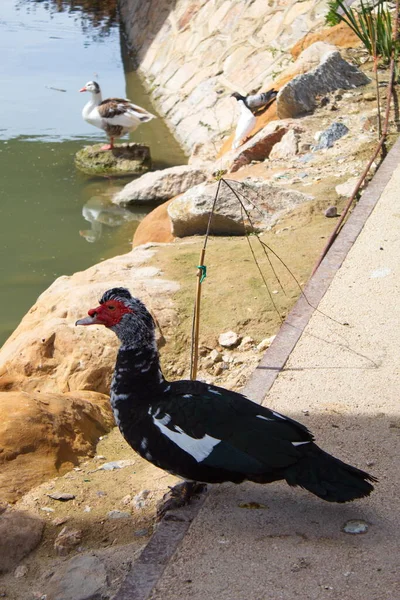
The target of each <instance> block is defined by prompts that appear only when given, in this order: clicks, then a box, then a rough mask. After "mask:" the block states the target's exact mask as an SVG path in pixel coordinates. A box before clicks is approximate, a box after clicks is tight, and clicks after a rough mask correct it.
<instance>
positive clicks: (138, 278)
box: [0, 248, 179, 394]
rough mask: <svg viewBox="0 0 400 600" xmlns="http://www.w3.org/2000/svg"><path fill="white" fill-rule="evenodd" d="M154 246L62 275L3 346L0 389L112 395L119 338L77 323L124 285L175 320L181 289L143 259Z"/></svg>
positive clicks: (163, 321)
mask: <svg viewBox="0 0 400 600" xmlns="http://www.w3.org/2000/svg"><path fill="white" fill-rule="evenodd" d="M155 252H156V249H143V248H136V249H134V250H132V251H131V252H129V253H127V254H124V255H122V256H116V257H114V258H111V259H109V260H106V261H104V262H102V263H99V264H97V265H94V266H93V267H90V268H89V269H87V270H86V271H83V272H80V273H75V274H74V275H72V276H71V277H65V276H64V277H59V278H58V279H57V280H56V281H55V282H54V283H53V284H52V285H51V286H50V287H49V288H48V289H47V290H46V291H45V292H44V293H43V294H42V295H41V296H40V297H39V298H38V300H37V302H36V304H35V305H34V306H33V307H32V308H31V309H30V310H29V312H28V313H27V314H26V315H25V317H24V318H23V319H22V321H21V323H20V325H19V326H18V327H17V329H16V330H15V331H14V333H13V334H12V335H11V337H10V338H9V339H8V340H7V342H6V343H5V344H4V346H3V348H2V349H1V350H0V390H3V391H12V390H22V391H27V392H33V391H40V392H41V393H44V392H60V393H64V392H73V391H78V390H91V391H96V392H100V393H103V394H108V392H109V388H110V381H111V376H112V372H113V368H114V364H115V357H116V352H117V346H118V341H117V338H116V336H115V334H114V333H112V332H111V331H109V330H107V329H105V328H104V327H101V326H99V327H97V326H95V327H75V321H76V320H77V319H79V318H80V317H82V316H84V315H86V313H87V311H88V309H89V308H92V307H93V306H96V305H97V304H98V300H99V298H100V297H101V296H102V294H103V293H104V292H105V290H107V289H109V288H112V287H118V286H125V287H128V288H129V289H130V290H131V292H132V293H133V294H134V295H135V296H138V297H140V298H142V299H143V300H144V301H145V302H146V304H147V305H148V306H149V308H151V309H153V311H154V312H155V314H156V317H157V320H158V322H159V324H160V326H161V327H166V326H168V325H169V324H171V323H174V319H176V314H175V310H174V309H173V307H172V301H171V298H170V295H171V294H172V293H173V292H174V291H176V290H177V289H178V288H179V285H178V284H177V283H174V282H170V281H166V280H164V279H162V278H161V277H159V271H158V269H156V268H155V267H148V266H145V263H146V261H147V260H148V259H150V258H151V257H152V256H153V255H154V254H155Z"/></svg>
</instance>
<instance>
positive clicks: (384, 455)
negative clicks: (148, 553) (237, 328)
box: [117, 143, 400, 600]
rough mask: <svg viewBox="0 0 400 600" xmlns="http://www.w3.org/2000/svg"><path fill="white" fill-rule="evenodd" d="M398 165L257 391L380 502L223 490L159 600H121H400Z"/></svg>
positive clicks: (335, 254) (384, 175)
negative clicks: (371, 478)
mask: <svg viewBox="0 0 400 600" xmlns="http://www.w3.org/2000/svg"><path fill="white" fill-rule="evenodd" d="M399 162H400V144H399V143H397V144H396V147H395V148H394V150H393V151H392V152H391V154H390V155H389V157H388V159H387V160H386V165H385V164H384V167H385V169H386V170H385V169H384V168H383V167H382V169H380V171H379V175H378V176H377V177H376V178H375V179H374V186H375V187H374V186H370V188H371V191H370V188H369V189H368V191H367V192H366V193H365V194H364V196H363V199H362V201H361V202H360V203H359V206H358V207H357V211H358V213H359V214H358V217H357V211H354V213H353V217H352V219H353V221H352V222H350V223H349V226H348V227H347V231H346V232H343V234H342V235H341V236H340V238H341V239H339V241H338V242H337V243H336V244H335V247H334V248H333V249H332V252H331V253H330V257H328V259H327V260H326V261H325V263H324V264H323V265H322V267H321V269H320V270H319V275H318V277H317V278H315V279H314V281H312V282H311V284H310V286H309V295H310V297H312V298H313V300H314V301H315V299H317V301H318V298H319V297H322V296H323V298H322V300H321V302H320V303H319V310H320V311H323V314H322V312H314V314H313V315H312V316H311V318H310V319H309V315H308V312H309V307H308V306H307V304H306V303H305V302H304V301H303V302H301V303H300V304H299V305H298V306H297V307H296V310H295V311H294V313H292V314H291V315H290V316H289V317H288V323H287V324H286V325H285V328H284V330H283V331H282V334H281V335H280V339H278V338H277V344H276V346H275V348H274V347H272V348H271V352H270V353H267V355H269V357H266V360H264V361H263V362H262V364H261V365H260V368H259V369H257V372H256V373H255V376H254V378H253V380H252V381H251V382H250V384H249V386H248V387H247V393H248V394H249V395H250V396H251V397H252V398H253V399H254V398H256V399H258V400H259V401H261V400H262V402H263V403H264V404H265V405H267V406H269V407H270V408H272V409H275V410H278V411H280V412H282V413H284V414H287V415H290V416H291V417H293V418H295V419H297V420H299V421H301V422H303V423H304V424H305V425H307V426H308V427H309V428H310V429H311V431H312V432H313V433H314V434H315V436H316V439H317V442H318V443H319V445H321V446H322V447H323V448H324V449H325V450H327V451H329V452H331V453H333V454H335V455H336V456H337V457H339V458H341V459H343V460H345V461H348V462H351V463H352V464H354V465H355V466H358V467H360V468H362V469H366V470H369V471H370V472H371V473H372V474H374V475H375V476H377V477H378V478H379V484H377V486H376V491H375V492H374V493H373V494H372V495H371V497H370V498H369V499H364V500H361V501H357V502H353V503H351V504H346V505H332V504H328V503H324V502H323V501H321V500H319V499H318V498H316V497H314V496H312V495H311V494H309V493H308V492H306V491H303V490H300V489H291V488H289V487H288V486H287V485H286V484H285V483H276V484H270V485H265V486H260V485H256V484H246V485H241V486H235V485H233V484H224V485H221V486H215V487H213V489H212V490H211V491H210V492H209V493H208V494H207V497H206V499H205V501H204V503H203V505H202V506H201V507H200V510H199V511H198V514H197V516H195V518H194V519H193V522H192V524H191V526H190V528H189V530H188V532H187V533H186V535H185V537H184V538H183V540H182V542H181V543H180V545H179V547H178V549H177V551H176V552H175V554H173V556H172V558H170V560H169V562H168V564H167V566H166V568H165V570H164V572H163V574H162V576H161V578H160V579H159V581H158V583H157V585H156V587H155V588H154V589H153V591H152V593H151V594H150V596H148V595H147V594H146V593H144V592H143V594H142V596H140V594H138V595H135V594H132V595H126V596H125V595H121V596H120V597H121V599H122V598H124V599H125V598H132V599H133V598H143V599H144V598H147V597H150V598H151V600H189V599H190V600H217V599H218V600H280V599H282V600H325V599H326V600H398V599H400V564H399V563H400V548H399V546H400V531H399V529H400V528H399V522H400V510H399V498H400V489H399V470H400V469H399V462H400V443H399V441H400V404H399V403H400V318H399V312H400V166H397V165H398V164H399ZM381 171H382V172H381ZM392 172H393V175H392ZM387 181H389V183H388V184H387V185H386V182H387ZM376 182H377V183H376ZM379 185H380V186H381V189H379ZM377 186H378V187H377ZM374 193H375V196H377V197H378V198H379V200H378V202H377V203H376V206H375V208H374V209H373V212H372V214H371V215H370V216H369V218H368V219H367V222H366V224H365V226H364V227H363V229H362V231H361V233H360V235H359V236H358V237H357V239H356V241H355V243H354V244H353V243H352V242H353V241H354V240H353V239H352V237H353V238H355V237H356V236H357V234H358V231H359V228H360V227H361V226H362V224H363V222H364V220H365V216H366V212H365V211H367V213H368V212H370V210H371V209H372V207H373V205H374V204H375V201H376V198H375V200H374V199H373V198H372V199H371V198H370V199H369V200H368V196H367V194H369V195H370V196H371V194H372V196H373V194H374ZM368 202H370V206H369V207H368ZM363 203H364V204H363ZM365 207H366V208H365ZM363 211H364V212H363ZM357 219H358V222H357ZM360 220H361V225H360ZM357 223H358V224H357ZM357 227H358V229H357ZM346 244H348V245H352V247H351V249H350V252H349V253H348V255H347V257H346V258H345V259H344V262H343V264H342V266H341V268H340V269H339V270H337V267H339V265H340V263H341V262H342V260H343V257H344V256H345V254H346V252H347V249H346ZM343 249H345V251H344V250H343ZM343 251H344V255H343ZM335 261H336V263H335ZM335 265H336V266H335ZM332 269H333V270H332ZM330 279H332V281H331V282H330ZM329 283H330V285H329V287H328V289H327V291H326V288H327V285H328V284H329ZM324 286H325V287H324ZM325 291H326V293H325ZM324 293H325V295H324ZM325 315H329V317H328V316H325ZM306 323H307V324H306ZM304 326H305V328H304ZM303 328H304V331H303ZM278 337H279V336H278ZM298 338H299V339H298ZM297 340H298V341H297ZM296 342H297V343H296ZM291 346H295V347H294V349H293V350H292V348H291ZM285 348H286V350H285ZM291 350H292V351H291ZM285 352H286V354H285ZM287 354H289V358H288V360H287V362H286V364H285V367H284V369H283V370H282V371H281V372H280V373H279V374H278V376H277V377H276V374H277V370H278V368H279V361H280V360H282V361H283V363H284V362H285V361H286V358H287ZM271 377H272V379H271ZM268 378H269V379H268ZM273 379H274V382H273ZM269 380H270V381H269ZM268 381H269V383H268ZM263 382H264V383H265V386H264V388H263ZM270 384H271V385H272V387H271V389H270V390H269V392H268V394H267V396H266V397H265V398H264V399H262V398H261V397H260V394H261V392H262V390H263V389H264V390H265V389H267V388H268V385H270ZM246 505H247V506H251V505H253V506H257V505H259V508H253V509H250V508H245V506H246ZM349 519H362V520H363V521H365V522H367V523H368V524H369V529H368V531H367V533H365V534H363V535H349V534H347V533H344V532H343V531H342V528H343V525H344V524H345V523H346V521H348V520H349ZM167 525H168V524H166V525H165V527H167ZM171 526H173V524H172V523H171ZM165 531H166V530H165ZM165 531H164V535H165ZM171 532H172V529H171ZM171 535H172V537H173V534H172V533H171ZM165 539H166V540H167V539H168V536H167V537H166V538H165ZM159 541H160V540H159ZM159 541H158V544H159ZM159 546H160V544H159ZM150 562H151V560H150ZM153 566H154V565H153ZM117 598H119V596H117Z"/></svg>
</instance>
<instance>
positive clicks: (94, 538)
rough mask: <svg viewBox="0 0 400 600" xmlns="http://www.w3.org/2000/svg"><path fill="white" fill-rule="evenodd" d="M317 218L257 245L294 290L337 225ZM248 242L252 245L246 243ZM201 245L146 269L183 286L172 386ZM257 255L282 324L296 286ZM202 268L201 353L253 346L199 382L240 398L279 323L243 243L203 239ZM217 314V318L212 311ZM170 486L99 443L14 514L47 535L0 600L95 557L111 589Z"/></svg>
mask: <svg viewBox="0 0 400 600" xmlns="http://www.w3.org/2000/svg"><path fill="white" fill-rule="evenodd" d="M324 208H326V203H322V202H321V203H310V204H307V205H304V206H302V207H300V208H298V209H296V210H295V211H293V213H291V214H290V215H288V216H286V217H284V218H283V219H282V220H281V221H280V222H279V223H277V225H276V226H275V227H274V228H273V229H272V230H271V231H270V232H268V233H266V234H264V235H263V236H261V239H262V240H263V241H264V242H265V243H266V244H268V246H270V247H271V248H272V249H273V250H274V252H276V253H277V254H278V256H279V257H280V258H281V259H282V260H283V262H284V263H285V264H286V265H288V266H289V268H290V270H291V271H292V272H293V273H294V274H295V277H296V279H297V280H298V281H299V282H300V283H301V284H303V283H304V282H305V281H307V279H308V277H309V274H310V272H311V269H312V266H313V264H314V263H315V261H316V259H317V257H318V256H319V253H320V251H321V249H322V247H323V246H324V244H325V242H326V239H327V238H328V236H329V234H330V231H331V230H332V228H333V227H334V225H335V222H336V219H328V218H326V217H325V216H324V215H323V210H324ZM250 241H251V243H252V244H253V245H254V242H256V240H255V238H254V236H252V237H251V238H250ZM202 243H203V239H202V238H198V239H197V238H190V239H189V240H185V241H184V242H180V243H176V244H173V245H167V246H165V247H160V248H159V250H158V252H157V254H156V255H155V257H154V258H153V261H154V264H155V265H156V266H157V267H158V268H159V269H161V274H160V275H161V276H163V277H167V278H168V279H173V280H177V281H179V282H180V283H181V284H182V285H181V289H180V291H179V292H177V293H176V295H175V297H174V301H175V303H176V306H177V311H178V314H179V315H180V323H179V325H178V328H177V330H176V331H175V334H174V338H170V337H169V336H167V339H166V344H165V346H164V347H163V348H162V350H161V354H162V362H163V368H164V370H165V372H166V374H167V376H168V377H170V378H171V379H176V378H182V377H186V376H187V375H188V372H189V340H190V331H191V318H192V308H193V298H194V290H195V285H196V271H197V269H196V265H197V261H198V256H199V251H200V247H201V245H202ZM255 252H256V255H257V257H258V260H259V261H260V266H261V267H262V270H263V272H264V273H265V278H266V281H267V283H268V287H269V289H270V292H271V295H272V298H273V299H274V303H275V305H276V307H277V309H278V311H279V314H280V315H281V317H282V318H284V316H285V314H287V312H288V310H289V309H290V307H291V306H292V305H293V303H294V302H295V300H296V298H297V296H298V294H299V288H298V285H297V284H296V282H295V281H294V280H293V278H292V277H291V276H290V274H288V272H287V270H286V269H285V268H284V267H283V266H282V264H281V263H279V261H278V260H277V259H276V258H274V256H273V254H271V253H270V254H269V255H270V257H271V262H272V263H273V264H274V267H275V269H276V271H277V273H278V274H279V279H280V281H281V284H282V288H283V289H281V288H280V286H279V284H278V282H277V280H276V278H275V277H274V275H273V273H272V271H271V268H270V266H269V263H268V259H267V258H266V257H265V255H263V254H262V252H260V250H259V249H257V250H255ZM221 257H223V260H222V259H221ZM206 263H207V267H208V272H207V278H206V280H205V283H204V286H203V288H204V289H203V301H202V324H201V336H200V343H201V349H202V352H204V353H206V354H209V352H210V351H211V350H212V349H213V348H215V347H217V346H218V343H217V339H218V335H219V334H220V333H222V332H224V331H227V330H231V329H232V330H234V331H236V332H237V333H238V334H240V335H241V336H246V335H247V336H251V337H252V338H253V339H254V346H252V347H251V348H250V349H248V350H246V351H239V350H233V351H224V357H225V358H226V359H227V356H226V355H227V354H228V355H230V360H229V361H228V359H227V361H226V362H224V363H223V364H224V369H222V371H221V372H220V373H219V374H218V375H216V374H215V366H212V367H208V368H206V367H205V358H206V357H205V356H203V357H201V359H200V371H199V377H200V378H203V379H207V380H208V381H213V382H215V383H216V384H217V385H222V386H225V387H229V388H231V389H240V388H241V387H243V385H244V384H245V383H246V381H247V379H248V377H249V376H250V374H251V372H252V371H253V369H254V368H255V366H256V364H257V363H258V362H259V360H260V358H261V356H262V352H260V351H258V350H257V348H256V344H257V343H258V342H260V341H261V340H262V339H264V338H267V337H269V336H271V335H273V334H275V333H276V331H277V330H278V328H279V325H280V318H279V316H278V314H277V312H276V310H275V309H274V308H273V306H272V305H271V301H270V297H269V295H268V292H267V291H266V289H265V285H264V283H263V280H262V279H261V277H260V275H259V273H258V270H257V267H256V265H255V263H254V261H253V258H252V254H251V252H250V250H249V246H248V242H247V241H246V239H243V238H236V237H232V238H218V237H214V238H211V239H210V240H209V245H208V248H207V260H206ZM244 289H246V290H249V293H248V296H246V297H244V296H243V290H244ZM283 290H284V291H283ZM274 292H276V293H274ZM238 298H240V302H238V301H237V299H238ZM215 306H218V307H220V308H221V310H215ZM171 357H173V359H172V358H171ZM120 460H126V461H129V462H132V461H133V463H132V464H129V465H128V466H125V467H124V468H121V469H115V470H112V471H104V470H99V467H100V466H101V465H102V464H104V463H108V462H111V461H120ZM174 483H176V479H175V478H174V477H172V476H171V475H168V474H166V473H164V472H163V471H161V470H159V469H157V468H156V467H154V466H153V465H151V464H149V463H147V462H146V461H144V460H143V459H141V458H140V457H139V456H138V455H136V454H135V453H134V452H133V451H132V449H131V448H130V447H129V446H128V444H127V443H126V442H125V441H124V440H123V438H122V436H121V435H120V433H119V431H118V430H117V429H114V430H113V431H111V432H110V433H109V434H108V435H106V436H104V437H103V438H102V439H101V440H100V442H99V444H98V447H97V454H96V457H95V458H93V459H88V460H86V461H85V462H83V463H82V464H81V465H80V467H78V468H76V469H75V470H73V471H71V472H69V473H67V474H66V475H64V476H63V477H59V478H56V479H53V480H51V481H49V482H46V483H44V484H42V485H41V486H39V487H37V488H35V489H33V490H31V491H30V492H29V493H28V494H26V495H25V496H24V497H23V498H22V499H21V500H20V501H19V502H18V503H17V505H16V508H18V509H21V510H28V511H29V512H30V513H33V514H36V515H38V516H39V517H41V518H42V519H44V520H45V521H46V526H45V530H44V536H43V541H42V543H41V544H40V546H39V547H38V549H37V550H36V551H34V552H33V553H32V554H30V555H29V556H28V557H27V558H26V559H25V560H23V561H22V564H23V565H25V566H27V567H28V573H27V575H26V576H25V577H24V578H21V579H16V578H15V576H14V574H13V573H9V574H7V575H4V576H2V577H1V578H0V594H1V593H2V594H5V595H4V596H3V597H5V598H8V599H9V600H33V599H35V598H42V596H43V593H44V590H45V588H46V582H47V580H48V579H49V578H50V577H51V575H52V573H53V572H54V571H55V570H57V568H58V566H59V565H60V564H62V563H63V562H64V561H66V560H69V559H70V558H71V557H73V556H74V555H76V554H79V553H82V552H86V551H88V550H91V551H96V553H97V554H98V555H99V556H100V555H106V556H107V564H108V567H109V573H110V577H111V580H112V581H113V587H114V589H115V588H116V586H117V585H118V582H119V581H120V580H121V578H122V577H123V575H124V573H125V572H126V571H127V570H128V569H129V566H130V564H131V562H132V561H133V560H134V558H135V556H136V555H137V554H138V553H139V552H140V551H141V549H142V548H143V546H144V545H145V544H146V542H147V541H148V539H149V537H150V536H151V534H152V532H153V527H154V522H155V510H156V505H157V502H158V501H159V500H160V499H161V498H162V496H163V495H164V493H165V492H166V491H168V486H171V485H173V484H174ZM144 490H146V491H148V492H149V494H148V495H146V498H145V499H144V502H142V504H143V506H142V507H141V508H138V504H137V503H135V496H136V495H137V494H140V493H141V492H143V491H144ZM55 492H65V493H70V494H73V495H74V496H75V499H73V500H70V501H67V502H61V501H58V500H53V499H51V498H49V496H48V494H54V493H55ZM43 509H46V510H43ZM49 509H50V510H49ZM113 510H119V511H121V512H128V513H130V517H129V518H120V519H113V518H110V517H108V513H109V512H110V511H113ZM64 519H65V520H64ZM63 527H68V529H71V530H79V531H81V532H82V541H81V543H80V544H79V545H77V546H76V547H75V548H74V549H73V550H72V551H71V552H70V554H68V556H66V557H58V556H57V554H56V551H55V549H54V541H55V539H56V537H57V535H58V534H59V533H60V531H61V529H62V528H63Z"/></svg>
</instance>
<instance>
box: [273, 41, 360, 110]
mask: <svg viewBox="0 0 400 600" xmlns="http://www.w3.org/2000/svg"><path fill="white" fill-rule="evenodd" d="M369 81H370V79H369V78H368V77H367V76H366V75H365V74H364V73H363V72H362V71H360V70H359V69H357V67H355V66H353V65H351V64H349V63H348V62H346V61H345V60H344V59H343V58H342V57H341V56H340V53H339V52H337V51H336V52H328V53H327V54H325V55H324V56H323V57H322V59H321V63H320V64H319V65H318V67H316V68H315V69H312V70H311V71H309V72H308V73H304V74H302V75H298V76H297V77H295V78H294V79H292V80H291V81H289V82H288V83H287V84H286V85H284V86H283V87H282V88H281V90H280V91H279V94H278V96H277V111H278V116H279V118H281V119H285V118H288V117H296V116H297V115H301V114H303V113H306V112H310V111H312V110H314V108H315V107H316V106H317V101H316V97H317V96H321V95H324V94H327V93H329V92H333V91H334V90H337V89H339V88H341V89H346V90H348V89H350V88H355V87H358V86H360V85H366V84H367V83H369Z"/></svg>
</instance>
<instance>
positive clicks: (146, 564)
mask: <svg viewBox="0 0 400 600" xmlns="http://www.w3.org/2000/svg"><path fill="white" fill-rule="evenodd" d="M399 162H400V138H399V139H398V140H397V142H396V143H395V144H394V146H393V147H392V149H391V150H390V152H389V154H388V155H387V157H386V158H385V160H384V161H383V163H382V165H381V166H380V168H379V170H378V171H377V173H376V175H375V176H374V178H373V180H372V181H371V182H370V184H369V185H368V188H367V189H366V191H365V192H364V194H363V195H362V197H361V199H360V201H359V202H358V204H357V205H356V207H355V208H354V210H353V212H352V213H351V215H350V217H349V218H348V220H347V222H346V224H345V225H344V227H343V229H342V231H341V232H340V234H339V236H338V238H337V239H336V241H335V242H334V244H333V245H332V247H331V248H330V250H329V252H328V253H327V255H326V257H325V258H324V260H323V261H322V263H321V265H320V266H319V268H318V270H317V272H316V273H315V275H314V276H313V277H312V278H311V279H310V280H309V282H308V283H307V285H306V287H305V289H304V295H303V296H301V297H300V299H299V300H298V301H297V302H296V304H295V306H294V307H293V309H292V310H291V312H290V313H289V315H288V317H287V319H286V321H285V323H284V324H283V326H282V327H281V329H280V331H279V333H278V335H277V336H276V338H275V340H274V342H273V343H272V344H271V346H270V348H268V350H267V352H266V353H265V354H264V357H263V358H262V360H261V362H260V364H259V365H258V367H257V368H256V370H255V371H254V373H253V375H252V376H251V378H250V380H249V382H248V383H247V385H246V387H245V389H244V390H243V393H244V394H245V395H247V396H248V397H249V398H251V399H252V400H254V401H256V402H259V403H261V404H262V403H263V401H264V399H265V397H266V395H267V394H268V391H269V390H270V389H271V387H272V385H273V383H274V381H275V379H276V378H277V376H278V375H279V373H280V372H281V371H282V370H283V369H284V366H285V364H286V362H287V360H288V358H289V356H290V354H291V352H292V351H293V349H294V348H295V346H296V344H297V342H298V341H299V339H300V337H301V335H302V333H303V331H304V329H305V327H306V325H307V324H308V322H309V320H310V317H311V315H312V314H313V312H314V310H315V308H316V307H317V306H318V304H319V302H320V301H321V299H322V298H323V296H324V295H325V293H326V292H327V290H328V288H329V286H330V284H331V282H332V280H333V278H334V276H335V275H336V273H337V271H338V270H339V269H340V267H341V265H342V263H343V261H344V259H345V258H346V256H347V254H348V252H349V250H350V249H351V247H352V246H353V244H354V242H355V240H356V239H357V237H358V235H359V234H360V232H361V230H362V228H363V227H364V224H365V222H366V221H367V219H368V217H369V216H370V214H371V212H372V211H373V209H374V207H375V205H376V204H377V202H378V200H379V198H380V196H381V194H382V192H383V190H384V189H385V187H386V185H387V184H388V183H389V181H390V179H391V176H392V173H393V171H394V169H395V168H396V167H397V166H398V164H399ZM305 298H307V300H306V299H305ZM206 497H207V494H203V495H202V496H201V498H199V499H197V500H196V501H194V502H192V503H191V505H190V506H188V507H185V508H184V509H181V510H180V511H179V512H177V513H170V514H168V515H167V516H168V518H164V519H163V521H162V522H161V523H160V524H159V525H158V527H157V529H156V531H155V533H154V534H153V536H152V538H151V540H150V541H149V543H148V544H147V546H146V547H145V549H144V550H143V552H142V554H141V555H140V557H139V558H138V560H137V561H136V562H135V563H134V566H133V569H132V571H131V572H130V573H128V575H127V576H126V578H125V580H124V581H123V583H122V585H121V587H120V589H119V590H118V592H117V594H116V595H115V596H114V597H113V600H147V599H148V598H149V597H150V595H151V593H152V590H153V589H154V587H155V586H156V584H157V582H158V580H159V579H160V578H161V576H162V574H163V572H164V569H165V568H166V566H167V564H168V562H169V560H170V559H171V558H172V556H173V554H174V553H175V551H176V550H177V548H178V546H179V544H180V542H181V541H182V539H183V537H184V535H185V534H186V532H187V531H188V529H189V527H190V524H191V522H192V521H193V519H194V518H195V517H196V515H197V514H198V512H199V510H200V508H201V507H202V505H203V503H204V501H205V499H206Z"/></svg>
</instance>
